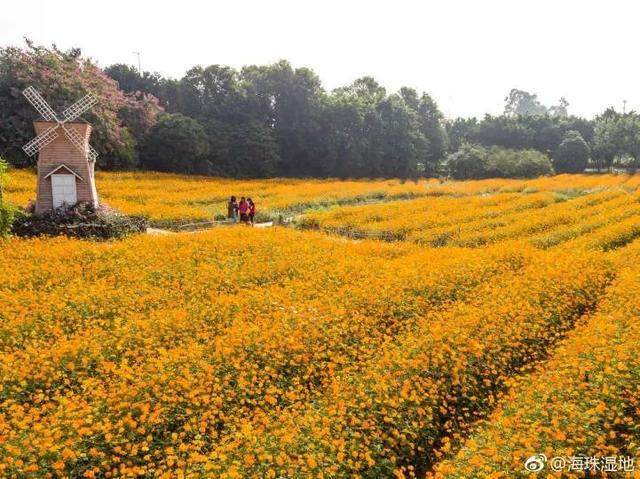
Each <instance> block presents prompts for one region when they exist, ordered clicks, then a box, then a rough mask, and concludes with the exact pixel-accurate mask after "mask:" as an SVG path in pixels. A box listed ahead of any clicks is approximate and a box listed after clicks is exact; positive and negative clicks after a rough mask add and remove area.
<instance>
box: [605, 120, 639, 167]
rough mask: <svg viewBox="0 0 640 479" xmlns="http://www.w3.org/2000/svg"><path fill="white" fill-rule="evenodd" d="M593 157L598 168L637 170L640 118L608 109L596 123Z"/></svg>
mask: <svg viewBox="0 0 640 479" xmlns="http://www.w3.org/2000/svg"><path fill="white" fill-rule="evenodd" d="M593 156H594V160H595V162H596V165H597V166H598V168H607V169H610V168H611V167H612V166H613V165H614V163H617V164H618V166H622V167H628V168H632V169H635V168H637V165H638V158H639V156H640V116H639V115H637V114H636V113H635V112H633V111H631V112H628V113H625V114H621V113H618V112H616V111H615V110H614V109H613V108H608V109H607V110H605V112H604V113H603V114H602V115H600V116H598V117H597V118H596V121H595V133H594V136H593Z"/></svg>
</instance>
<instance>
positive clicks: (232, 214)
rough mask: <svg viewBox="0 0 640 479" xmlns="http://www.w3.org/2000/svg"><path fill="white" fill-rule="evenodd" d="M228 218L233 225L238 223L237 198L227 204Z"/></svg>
mask: <svg viewBox="0 0 640 479" xmlns="http://www.w3.org/2000/svg"><path fill="white" fill-rule="evenodd" d="M227 218H229V219H230V220H231V222H232V223H237V222H238V202H237V201H236V197H235V196H232V197H231V199H230V200H229V203H227Z"/></svg>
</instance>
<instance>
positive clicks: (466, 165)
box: [447, 143, 489, 180]
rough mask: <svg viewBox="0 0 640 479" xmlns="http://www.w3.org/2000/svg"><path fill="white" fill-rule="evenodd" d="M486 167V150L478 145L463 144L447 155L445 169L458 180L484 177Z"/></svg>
mask: <svg viewBox="0 0 640 479" xmlns="http://www.w3.org/2000/svg"><path fill="white" fill-rule="evenodd" d="M488 169H489V159H488V156H487V150H486V148H483V147H482V146H479V145H472V144H468V143H467V144H463V145H462V146H460V148H459V149H458V151H456V152H455V153H452V154H450V155H449V156H448V157H447V170H448V172H449V174H450V175H451V176H452V177H453V178H456V179H458V180H468V179H472V178H486V177H487V175H488Z"/></svg>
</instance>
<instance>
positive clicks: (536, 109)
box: [504, 88, 547, 116]
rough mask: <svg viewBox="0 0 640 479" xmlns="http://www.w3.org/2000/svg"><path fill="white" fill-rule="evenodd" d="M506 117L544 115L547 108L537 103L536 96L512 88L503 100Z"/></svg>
mask: <svg viewBox="0 0 640 479" xmlns="http://www.w3.org/2000/svg"><path fill="white" fill-rule="evenodd" d="M504 101H505V106H504V114H505V115H507V116H527V115H544V114H546V113H547V108H546V107H545V106H544V105H543V104H542V103H540V102H539V101H538V95H536V94H535V93H529V92H527V91H524V90H518V89H517V88H513V89H512V90H511V91H510V92H509V95H508V96H507V97H506V98H505V99H504Z"/></svg>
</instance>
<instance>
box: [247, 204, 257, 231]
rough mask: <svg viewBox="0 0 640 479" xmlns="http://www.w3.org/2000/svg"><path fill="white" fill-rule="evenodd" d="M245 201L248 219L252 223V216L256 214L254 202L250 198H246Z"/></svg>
mask: <svg viewBox="0 0 640 479" xmlns="http://www.w3.org/2000/svg"><path fill="white" fill-rule="evenodd" d="M247 203H249V221H250V222H251V225H253V218H254V217H255V216H256V204H255V203H254V202H253V200H252V199H251V198H247Z"/></svg>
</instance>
